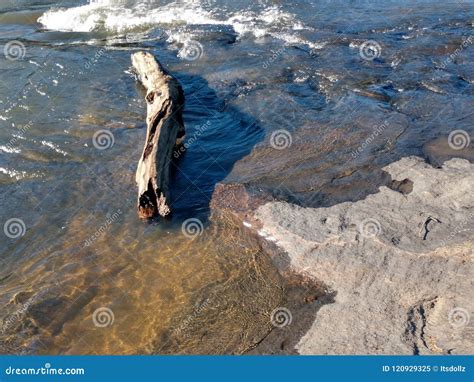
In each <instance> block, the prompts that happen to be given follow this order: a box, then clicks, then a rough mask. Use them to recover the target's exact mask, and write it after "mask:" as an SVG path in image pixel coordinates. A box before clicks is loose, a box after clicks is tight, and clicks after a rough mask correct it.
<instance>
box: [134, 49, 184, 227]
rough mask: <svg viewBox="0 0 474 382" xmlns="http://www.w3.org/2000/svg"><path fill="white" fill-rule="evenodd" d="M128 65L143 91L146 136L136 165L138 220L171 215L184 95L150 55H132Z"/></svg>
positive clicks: (179, 86)
mask: <svg viewBox="0 0 474 382" xmlns="http://www.w3.org/2000/svg"><path fill="white" fill-rule="evenodd" d="M132 65H133V68H134V71H135V73H136V74H137V76H138V79H139V80H140V82H141V83H142V84H143V86H144V87H145V89H146V97H145V100H146V104H147V117H146V124H147V132H146V142H145V147H144V148H143V153H142V156H141V158H140V161H139V162H138V168H137V173H136V177H135V179H136V182H137V185H138V213H139V215H140V217H142V218H151V217H153V216H156V215H161V216H166V215H168V214H169V213H170V212H171V209H170V194H169V192H170V191H169V178H170V163H171V160H172V154H173V150H174V149H175V146H176V145H177V144H179V142H180V141H182V140H183V138H184V124H183V106H184V93H183V89H182V87H181V85H180V84H179V82H178V80H176V78H174V77H173V76H172V75H170V74H169V73H168V72H167V71H166V70H165V69H164V68H163V67H162V66H161V64H160V63H159V62H157V61H156V60H155V58H154V57H153V55H151V54H150V53H146V52H138V53H134V54H132Z"/></svg>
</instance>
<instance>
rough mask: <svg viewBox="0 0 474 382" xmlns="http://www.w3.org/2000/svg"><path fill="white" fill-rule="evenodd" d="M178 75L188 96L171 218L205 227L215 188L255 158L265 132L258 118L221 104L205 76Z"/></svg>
mask: <svg viewBox="0 0 474 382" xmlns="http://www.w3.org/2000/svg"><path fill="white" fill-rule="evenodd" d="M175 75H176V77H177V78H178V80H179V81H180V82H181V84H182V86H183V88H184V92H185V97H186V102H185V107H184V123H185V129H186V137H185V140H184V145H183V147H182V148H181V149H176V150H175V151H174V153H173V158H172V165H171V185H170V190H171V194H172V196H171V197H172V201H171V203H172V210H173V217H174V218H177V219H178V220H182V219H186V218H190V217H194V218H196V217H197V218H199V219H200V220H201V221H202V222H203V223H204V222H205V221H206V220H208V218H209V214H210V207H209V205H210V201H211V197H212V194H213V192H214V188H215V186H216V184H218V183H219V182H221V181H223V180H224V179H225V178H226V177H227V175H228V174H229V173H230V172H231V171H232V169H233V167H234V164H235V163H236V162H237V161H239V160H240V159H242V158H244V157H245V156H247V155H249V154H250V153H251V151H252V149H253V148H254V146H255V145H257V144H258V143H259V142H261V141H262V140H263V139H264V136H265V133H264V130H263V128H262V127H261V126H260V124H259V122H258V121H257V120H256V119H255V118H253V117H252V116H250V115H247V114H245V113H242V112H241V111H240V110H238V109H237V108H235V107H233V106H230V105H229V104H227V103H226V101H224V100H222V99H220V98H219V97H218V96H217V94H216V92H215V91H214V90H213V89H211V88H210V87H209V85H208V83H207V81H206V80H205V79H203V78H202V77H198V76H194V75H193V76H187V75H183V74H182V73H178V74H176V73H175Z"/></svg>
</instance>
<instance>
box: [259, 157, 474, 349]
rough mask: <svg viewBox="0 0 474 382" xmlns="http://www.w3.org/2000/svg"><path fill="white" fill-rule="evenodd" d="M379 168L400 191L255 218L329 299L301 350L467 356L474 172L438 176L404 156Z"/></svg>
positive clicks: (464, 165) (457, 166)
mask: <svg viewBox="0 0 474 382" xmlns="http://www.w3.org/2000/svg"><path fill="white" fill-rule="evenodd" d="M384 170H385V171H386V172H387V173H388V174H389V175H390V176H391V177H392V179H393V180H394V182H395V183H394V184H395V185H397V187H395V188H398V190H397V191H394V190H392V189H390V188H388V187H385V186H382V187H380V189H379V192H378V193H376V194H373V195H369V196H367V197H366V198H365V199H363V200H359V201H356V202H346V203H341V204H337V205H334V206H331V207H328V208H302V207H298V206H295V205H292V204H289V203H283V202H268V203H266V204H264V205H263V206H261V207H259V208H258V209H257V210H256V211H255V214H254V215H255V218H256V219H257V220H258V221H259V222H260V224H261V227H262V228H260V229H261V230H264V231H265V233H266V234H267V235H271V237H273V238H275V245H276V246H277V247H278V248H279V250H280V251H281V256H282V257H285V256H286V257H287V258H288V259H287V260H288V262H289V267H290V268H291V269H292V270H294V271H296V272H300V273H303V274H305V275H307V276H311V277H313V278H315V279H317V280H320V281H321V282H323V283H325V284H326V285H328V286H329V287H330V288H332V290H333V291H334V292H335V302H334V303H333V304H328V305H324V306H323V307H322V308H321V309H320V311H319V312H318V315H317V317H316V319H315V321H314V322H313V325H312V327H311V329H310V330H309V331H308V332H307V333H306V334H305V335H304V336H303V338H302V339H301V340H300V341H299V343H298V345H297V350H298V351H299V352H300V353H303V354H361V353H362V354H442V353H444V354H451V353H463V354H472V352H473V351H474V336H473V330H472V328H473V320H471V319H470V318H471V317H470V316H471V315H472V313H473V312H474V303H473V302H472V299H471V296H472V293H473V283H472V276H473V259H474V256H473V255H474V243H473V240H472V230H473V227H474V225H473V220H474V197H473V195H472V189H473V187H474V165H473V164H471V163H469V162H468V161H466V160H463V159H451V160H449V161H447V162H445V163H444V165H443V167H442V168H440V169H436V168H433V167H432V166H430V165H429V164H427V163H425V162H424V161H423V160H422V159H421V158H418V157H407V158H403V159H401V160H399V161H398V162H394V163H392V164H390V165H388V166H386V167H385V168H384ZM407 179H410V180H411V182H412V185H411V187H412V191H411V192H409V193H408V192H406V191H407V190H408V187H409V182H408V181H406V180H407ZM402 185H403V186H402ZM398 191H405V192H398Z"/></svg>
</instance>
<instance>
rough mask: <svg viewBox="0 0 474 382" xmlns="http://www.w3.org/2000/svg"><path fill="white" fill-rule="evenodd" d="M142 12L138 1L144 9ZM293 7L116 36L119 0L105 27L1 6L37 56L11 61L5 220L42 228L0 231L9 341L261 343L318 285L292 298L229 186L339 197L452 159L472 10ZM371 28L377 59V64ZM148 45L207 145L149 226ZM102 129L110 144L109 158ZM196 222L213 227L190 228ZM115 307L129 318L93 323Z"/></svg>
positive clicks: (32, 348) (467, 87) (39, 344)
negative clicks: (388, 169)
mask: <svg viewBox="0 0 474 382" xmlns="http://www.w3.org/2000/svg"><path fill="white" fill-rule="evenodd" d="M83 3H86V2H83ZM110 3H112V4H114V3H115V2H110ZM139 3H140V2H133V1H130V2H128V3H127V4H125V3H124V4H122V8H123V7H125V8H123V9H131V10H135V13H133V14H134V15H137V12H138V14H139V11H137V10H136V8H134V6H135V7H136V6H137V5H138V4H139ZM165 3H166V4H168V3H170V2H157V4H155V5H154V8H153V9H158V10H160V12H161V10H162V8H160V7H163V6H164V5H163V4H165ZM198 3H199V2H198ZM292 3H293V2H279V1H268V2H265V1H264V2H259V3H257V2H250V1H237V2H230V1H229V2H228V1H214V2H213V1H203V2H200V5H199V7H200V8H198V10H199V12H201V11H202V10H203V9H204V10H205V11H206V12H207V11H212V12H213V13H205V12H201V13H200V14H199V12H197V11H196V9H195V8H193V7H195V6H196V4H197V3H196V2H188V1H185V2H181V3H180V4H177V5H176V7H177V9H178V10H180V9H181V8H179V7H182V9H181V10H182V11H183V10H186V9H190V10H191V11H190V12H191V13H193V14H198V15H200V16H199V17H198V18H197V19H196V20H195V21H194V22H189V23H188V24H187V25H186V24H185V23H184V22H183V21H182V20H181V21H180V20H175V21H173V22H171V23H168V24H163V23H162V22H156V23H155V24H150V23H144V22H142V21H140V22H139V23H138V24H137V25H134V26H132V27H129V28H125V29H121V30H117V29H114V28H112V29H110V28H109V29H108V28H105V27H103V25H104V22H105V21H104V20H109V21H110V20H115V19H113V17H112V19H110V16H114V15H119V16H121V18H120V17H119V19H120V20H127V19H130V18H127V17H123V13H120V12H122V11H120V10H118V11H117V10H114V7H111V6H110V4H109V6H105V7H104V8H103V9H102V8H101V9H100V10H99V11H97V12H98V14H101V15H102V16H101V17H103V19H102V21H101V22H98V23H97V25H95V26H94V28H92V29H91V30H90V31H84V25H88V24H87V23H85V21H84V20H82V19H81V20H79V21H78V20H75V22H74V23H73V22H72V21H71V23H69V24H67V23H66V26H64V25H63V24H60V23H59V22H58V21H57V20H56V21H53V22H52V24H48V28H46V27H45V25H41V24H39V23H38V22H37V21H36V20H37V19H38V17H40V16H41V15H43V14H44V13H45V12H47V11H48V10H49V9H50V8H52V7H54V6H58V4H59V3H58V2H55V1H46V0H44V1H27V0H24V1H15V4H13V5H12V3H9V2H6V3H2V4H1V5H0V12H1V13H0V43H1V49H2V51H3V48H4V47H5V46H6V44H7V43H8V42H10V41H20V42H21V43H22V44H23V45H24V46H25V55H24V57H22V59H20V60H8V59H7V58H6V57H5V55H0V73H1V77H0V127H1V129H0V146H1V147H0V168H1V170H0V194H1V195H0V203H1V205H0V206H1V218H2V219H1V222H2V225H3V224H6V222H7V221H8V220H9V219H12V218H15V219H20V220H21V221H22V222H23V223H24V226H25V231H24V235H23V236H21V237H18V238H10V237H8V236H6V235H3V236H2V237H1V252H0V307H1V311H0V320H1V321H0V322H2V323H3V324H2V326H1V329H0V351H1V352H26V353H61V354H62V353H66V354H71V353H74V354H77V353H99V354H102V353H111V354H131V353H153V352H158V353H175V352H185V353H206V352H218V353H227V352H237V353H238V352H242V351H245V350H247V349H249V348H251V347H252V346H253V345H254V344H255V343H256V342H258V341H260V340H261V339H262V338H264V337H265V336H266V335H267V334H268V331H269V330H270V329H271V328H272V326H271V324H270V319H269V316H270V313H271V312H272V310H273V309H274V308H275V307H278V306H282V305H283V306H290V305H291V306H293V305H294V304H296V303H295V301H296V300H298V301H299V300H300V296H301V299H303V297H306V296H305V293H314V291H312V292H308V290H306V289H304V288H303V289H302V290H300V289H298V291H295V290H294V289H292V288H291V287H290V286H288V284H287V281H285V280H283V279H282V278H281V276H280V275H279V274H278V273H277V272H276V270H275V268H274V267H273V265H272V263H271V262H270V260H269V259H268V258H267V257H266V256H265V255H264V254H263V251H262V248H261V245H260V243H259V242H258V241H257V240H254V239H252V238H251V237H249V235H248V231H246V229H245V227H243V226H242V225H241V224H240V223H237V222H234V221H231V220H228V219H224V218H222V217H221V216H219V215H217V214H213V215H212V214H211V211H210V209H209V203H210V199H211V197H212V193H213V190H214V187H215V185H216V184H217V183H219V182H227V183H230V182H235V183H243V184H245V185H246V186H248V188H249V189H251V190H252V192H257V193H270V194H272V195H273V196H274V197H276V198H279V199H282V200H287V201H292V202H295V203H299V204H302V205H307V206H320V205H330V204H334V203H337V202H340V201H345V200H353V199H357V198H362V197H365V196H366V195H367V194H368V193H371V192H375V191H376V189H377V187H378V186H379V185H380V184H383V182H384V177H383V174H382V173H381V171H380V169H381V167H383V166H384V165H385V164H387V163H390V162H392V161H394V160H397V159H398V158H400V157H402V156H406V155H421V156H425V157H427V158H428V159H430V156H429V155H428V154H427V153H428V151H429V150H428V148H429V147H431V146H432V143H433V142H442V144H443V145H444V146H443V150H444V151H446V147H447V145H446V144H445V143H446V142H447V136H448V134H449V133H450V132H451V131H453V130H454V129H462V130H465V131H467V132H468V133H469V134H471V135H472V122H471V120H472V118H471V117H472V115H471V113H472V106H473V104H474V102H473V81H474V77H473V73H474V70H473V66H472V62H473V48H472V44H468V45H467V46H466V47H465V48H463V49H460V50H459V48H460V46H462V44H463V41H465V39H466V38H467V37H469V36H470V34H471V33H472V22H473V20H474V7H473V2H471V1H464V2H443V3H442V4H441V3H439V2H435V1H402V2H383V5H382V2H381V1H354V2H351V3H350V5H347V4H346V3H344V6H341V4H340V3H339V2H325V1H309V0H308V1H303V2H298V7H295V6H294V4H292ZM61 4H62V5H64V6H67V7H69V8H71V7H72V6H73V5H77V4H76V2H73V1H70V2H67V1H65V2H62V3H61ZM127 7H128V8H127ZM276 10H277V11H278V12H280V13H278V12H277V11H276ZM160 15H162V13H157V14H156V15H155V18H156V19H157V18H159V17H160ZM204 16H206V17H204ZM290 16H291V17H290ZM107 17H109V18H107ZM167 17H168V16H167ZM196 17H197V16H196ZM206 18H207V19H206ZM229 20H230V21H229ZM348 20H350V22H348ZM58 23H59V24H58ZM112 25H115V28H117V26H118V25H121V24H117V23H116V24H113V23H112ZM54 26H56V28H53V27H54ZM68 28H69V29H68ZM64 29H66V30H64ZM189 38H192V39H193V40H196V41H199V42H200V43H201V45H202V47H203V54H202V56H201V57H200V58H199V59H197V60H194V61H189V60H186V59H183V58H182V57H181V55H180V52H181V51H182V47H183V44H182V43H183V41H185V40H186V39H189ZM367 39H371V40H375V41H377V42H378V43H379V44H380V45H381V49H382V51H381V54H380V57H377V58H376V59H374V60H365V59H363V58H362V57H361V56H360V54H359V48H358V46H359V45H360V43H361V42H363V41H365V40H367ZM139 49H148V50H150V51H151V52H152V53H154V54H156V56H157V57H158V58H159V59H160V60H161V62H163V64H164V65H165V66H167V67H168V68H169V70H170V71H171V72H173V73H174V74H175V75H176V76H177V77H178V79H179V80H180V81H181V83H182V84H183V87H184V90H185V93H186V98H187V102H186V108H185V112H184V117H185V124H186V129H187V134H188V139H191V138H194V140H193V143H192V144H191V145H190V147H189V149H188V150H187V152H186V153H185V154H184V155H183V156H182V157H180V158H179V161H177V162H176V166H175V168H174V170H173V185H172V190H173V195H174V199H173V208H174V211H175V213H174V215H173V217H172V219H171V220H168V221H161V220H156V221H153V222H148V223H145V222H142V221H139V220H138V218H137V214H136V210H135V208H136V207H135V202H136V189H135V184H134V172H135V169H136V164H137V161H138V158H139V155H140V153H141V149H142V144H143V141H144V134H145V125H144V116H145V109H144V101H143V90H142V89H141V88H140V86H138V85H137V83H136V81H135V79H134V78H133V76H132V75H130V73H129V67H130V54H131V53H132V52H134V51H136V50H139ZM453 52H457V53H456V54H455V56H454V58H453V59H452V60H448V58H449V57H450V55H451V54H453ZM377 127H381V131H382V132H381V134H378V135H377V137H376V139H374V140H373V141H372V142H371V143H370V144H369V145H368V146H367V147H366V148H364V150H362V152H361V153H359V154H357V155H355V156H354V155H353V152H354V150H357V149H358V147H360V146H361V145H362V144H363V142H365V140H366V139H367V137H370V136H371V135H372V134H373V132H374V130H375V129H376V128H377ZM103 129H105V130H107V131H108V132H109V133H112V135H113V145H112V146H111V147H109V148H107V149H105V150H99V149H97V148H96V147H94V145H93V136H94V133H96V132H97V131H99V130H103ZM279 129H285V130H287V131H288V132H289V133H290V134H291V137H292V144H291V146H290V147H288V148H286V149H285V150H276V149H275V148H274V147H272V145H271V144H270V138H271V134H272V132H274V131H276V130H279ZM471 148H472V146H471V147H469V148H468V149H471ZM469 153H471V154H472V151H469ZM471 154H468V153H466V151H463V153H461V152H459V151H456V152H455V151H453V150H450V149H449V147H447V153H446V155H447V156H450V155H452V156H459V155H464V156H468V155H471ZM189 218H194V219H199V220H200V222H201V223H202V224H203V232H202V235H200V236H197V237H195V238H192V239H189V238H188V237H186V236H185V235H183V233H182V230H181V228H182V224H183V222H184V221H185V220H186V219H189ZM296 289H297V288H296ZM292 304H293V305H292ZM296 305H298V304H296ZM296 305H295V308H294V309H295V311H294V313H295V317H296V316H297V313H296V310H297V306H296ZM101 308H107V309H111V311H112V312H113V317H114V322H113V325H111V326H108V327H105V328H100V327H98V326H97V325H95V324H94V321H93V316H94V312H96V311H97V309H101ZM310 310H311V312H307V313H308V315H311V314H313V313H314V312H315V311H316V310H317V307H316V306H313V305H311V304H310ZM99 324H100V323H99ZM99 326H100V325H99ZM276 342H277V341H275V343H276ZM262 351H263V350H262ZM264 351H272V349H269V348H264Z"/></svg>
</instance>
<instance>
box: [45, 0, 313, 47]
mask: <svg viewBox="0 0 474 382" xmlns="http://www.w3.org/2000/svg"><path fill="white" fill-rule="evenodd" d="M124 4H125V5H124ZM38 21H39V22H40V23H41V24H43V25H44V26H45V27H46V28H47V29H52V30H58V31H68V32H92V31H104V30H105V31H108V32H112V33H125V32H132V31H140V30H142V31H143V30H144V29H151V28H153V27H156V26H160V27H162V28H163V29H165V30H166V31H167V33H168V34H169V38H168V41H169V42H178V43H180V42H183V41H187V40H189V38H190V37H189V35H188V36H185V37H184V38H183V34H186V33H188V34H189V33H190V32H183V30H182V28H180V27H182V26H186V25H187V26H190V25H194V26H196V25H226V26H231V27H232V28H233V29H234V31H235V32H236V33H237V34H238V36H239V37H241V36H244V35H248V34H250V35H253V36H254V37H255V38H261V37H265V36H272V37H274V38H278V39H280V40H283V41H285V42H286V43H288V44H295V43H297V44H306V45H308V46H309V47H311V48H315V49H321V48H322V46H321V45H320V44H317V43H313V42H311V41H307V40H305V39H303V38H302V37H300V36H299V35H298V33H297V31H301V30H305V29H306V30H307V29H311V28H308V27H307V26H305V25H304V24H303V23H302V22H301V21H299V20H298V19H297V18H296V16H295V15H293V14H291V13H288V12H285V11H282V10H281V9H280V7H278V6H270V7H267V8H265V9H264V10H262V11H260V12H258V11H250V10H245V11H239V12H235V13H230V14H224V13H222V12H221V13H220V14H219V10H216V9H212V10H207V9H204V8H203V7H202V6H201V4H200V2H198V1H194V0H187V1H179V2H178V1H175V2H171V3H169V4H166V5H161V6H156V4H155V5H154V7H153V8H151V5H150V2H149V1H147V0H141V1H140V0H135V1H132V0H128V1H126V0H93V1H92V2H91V3H89V4H87V5H83V6H79V7H74V8H68V9H52V10H50V11H48V12H46V13H44V14H43V15H42V16H41V17H40V18H39V19H38Z"/></svg>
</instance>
